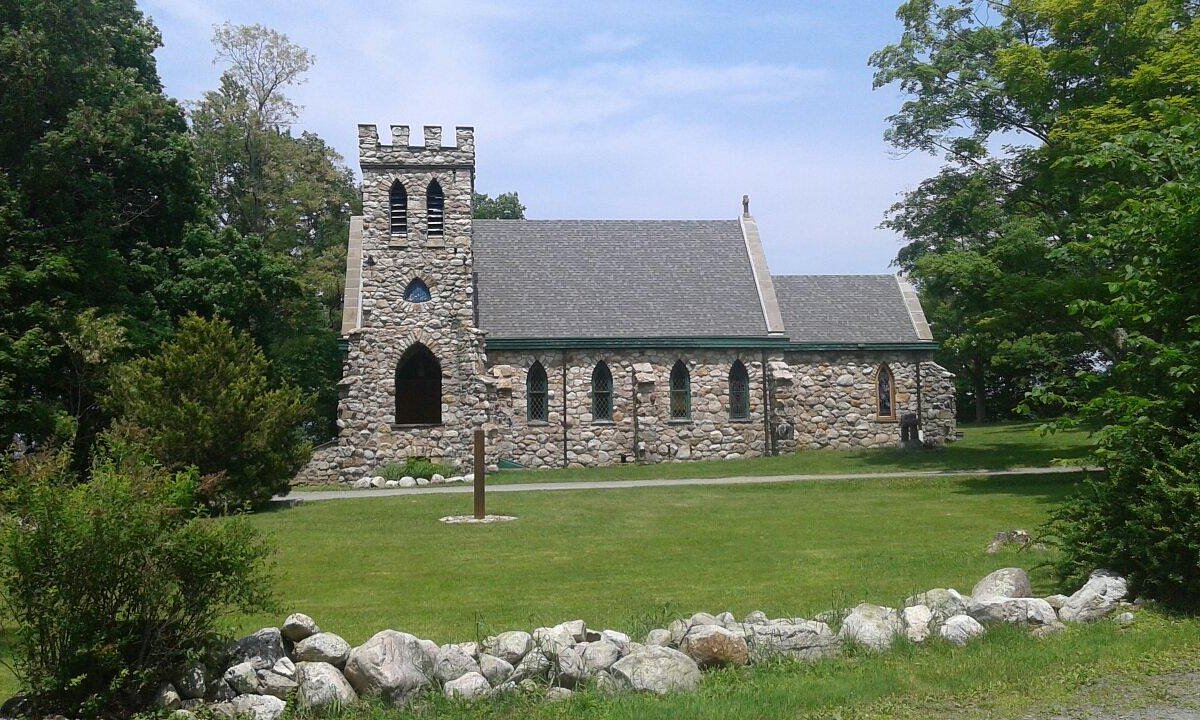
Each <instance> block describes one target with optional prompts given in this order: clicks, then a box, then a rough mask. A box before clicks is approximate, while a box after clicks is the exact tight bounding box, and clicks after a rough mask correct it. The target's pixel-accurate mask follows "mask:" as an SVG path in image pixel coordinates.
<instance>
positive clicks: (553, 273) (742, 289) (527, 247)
mask: <svg viewBox="0 0 1200 720" xmlns="http://www.w3.org/2000/svg"><path fill="white" fill-rule="evenodd" d="M473 227H474V230H473V234H472V240H473V245H474V253H475V272H476V273H477V275H478V296H477V298H476V302H477V305H476V307H477V308H478V311H479V327H480V329H482V330H484V331H486V332H487V333H488V337H490V338H563V337H587V338H600V337H612V338H621V337H733V336H742V337H744V336H765V335H766V332H767V330H766V324H765V322H764V320H763V312H762V305H761V303H760V301H759V297H758V289H757V286H756V285H755V282H754V274H753V272H752V270H751V268H750V260H749V257H748V256H747V254H746V243H745V240H744V239H743V238H742V231H741V226H740V225H739V224H738V222H737V221H736V220H692V221H676V220H668V221H662V220H475V221H474V222H473ZM897 297H899V295H898V294H897ZM910 332H911V328H910Z"/></svg>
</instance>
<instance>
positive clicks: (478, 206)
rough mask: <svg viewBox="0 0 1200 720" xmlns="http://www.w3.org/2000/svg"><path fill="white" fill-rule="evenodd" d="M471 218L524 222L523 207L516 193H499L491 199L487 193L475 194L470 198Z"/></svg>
mask: <svg viewBox="0 0 1200 720" xmlns="http://www.w3.org/2000/svg"><path fill="white" fill-rule="evenodd" d="M471 210H472V216H473V217H474V218H475V219H477V220H524V219H525V206H524V205H522V204H521V199H520V198H518V197H517V193H516V192H515V191H514V192H506V193H500V194H499V195H497V196H496V197H491V196H489V195H488V194H487V193H475V194H474V195H473V196H472V197H471Z"/></svg>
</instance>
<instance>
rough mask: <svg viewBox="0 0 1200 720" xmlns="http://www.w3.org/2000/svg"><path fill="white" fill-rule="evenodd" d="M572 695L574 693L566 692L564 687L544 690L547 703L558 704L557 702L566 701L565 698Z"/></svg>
mask: <svg viewBox="0 0 1200 720" xmlns="http://www.w3.org/2000/svg"><path fill="white" fill-rule="evenodd" d="M574 694H575V693H574V691H572V690H568V689H567V688H565V687H552V688H547V689H546V700H547V702H558V701H559V700H566V699H567V698H569V697H571V696H572V695H574Z"/></svg>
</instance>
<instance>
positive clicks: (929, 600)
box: [904, 588, 970, 624]
mask: <svg viewBox="0 0 1200 720" xmlns="http://www.w3.org/2000/svg"><path fill="white" fill-rule="evenodd" d="M969 604H970V601H969V600H967V598H964V597H963V596H962V595H961V594H959V592H958V591H957V590H955V589H954V588H934V589H932V590H927V591H925V592H923V593H919V594H917V595H914V596H913V597H910V598H908V599H907V600H905V601H904V605H905V607H912V606H914V605H924V606H925V607H927V608H929V611H930V612H931V613H933V622H934V624H938V623H943V622H945V621H946V619H947V618H952V617H954V616H955V615H962V614H964V613H966V611H967V606H968V605H969Z"/></svg>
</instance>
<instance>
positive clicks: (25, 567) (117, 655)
mask: <svg viewBox="0 0 1200 720" xmlns="http://www.w3.org/2000/svg"><path fill="white" fill-rule="evenodd" d="M106 442H107V446H106V447H105V448H103V450H102V454H101V455H99V456H97V458H96V459H95V461H94V463H93V468H92V475H91V479H90V481H89V482H87V483H85V484H75V476H74V475H73V473H71V471H70V469H69V468H70V463H69V460H70V458H69V456H68V454H66V453H62V454H60V455H57V456H50V457H47V456H34V457H30V458H26V459H25V460H22V461H20V462H18V463H16V464H14V465H13V466H11V467H10V468H8V469H7V470H6V472H5V475H6V478H5V495H6V497H5V501H6V508H7V510H8V511H9V514H7V515H6V516H5V518H4V521H3V523H2V524H0V536H2V539H3V545H2V546H0V599H2V600H3V602H4V609H5V612H6V615H7V616H8V617H9V618H11V619H12V620H13V621H14V622H15V624H16V658H15V661H14V668H15V670H16V673H17V676H18V678H19V680H20V682H21V685H22V688H23V690H24V691H26V692H28V693H29V694H30V696H31V698H32V699H33V702H34V704H35V707H36V708H37V709H38V710H39V711H42V712H55V713H62V714H65V715H67V716H68V717H80V716H82V717H96V716H127V715H128V714H130V713H131V712H132V711H135V710H137V709H139V708H143V707H146V706H147V704H148V703H149V700H150V698H151V697H152V694H153V692H154V691H155V689H156V688H157V687H159V686H160V685H161V684H162V683H163V682H166V681H168V680H170V679H172V678H171V676H172V674H173V672H175V671H178V670H179V669H180V668H182V667H183V666H184V664H185V663H186V662H187V661H188V660H189V659H191V658H195V657H199V656H201V655H203V654H205V653H206V652H209V651H211V650H213V649H214V648H215V647H216V642H217V640H218V638H217V633H216V622H217V620H218V619H219V618H221V617H223V616H224V615H226V614H228V613H230V612H234V611H248V610H254V609H259V608H262V607H263V606H264V605H265V604H266V602H267V601H268V599H269V598H268V593H269V587H270V585H269V583H268V576H267V575H268V573H267V560H268V556H269V550H268V548H267V546H266V545H265V544H264V542H263V539H262V537H261V536H260V535H259V534H258V533H257V532H256V531H255V530H254V529H253V528H252V527H250V526H249V525H248V524H246V523H245V522H244V521H243V520H242V519H239V518H219V519H205V518H198V517H196V516H195V515H194V514H192V513H191V512H190V511H188V510H185V509H183V508H182V507H181V506H185V505H190V504H191V502H192V500H191V498H190V497H188V495H189V493H190V492H192V491H193V490H194V488H195V487H196V481H197V479H198V476H197V474H196V472H195V471H194V470H192V471H188V472H182V473H171V472H167V471H164V470H162V469H161V468H159V467H157V466H155V465H153V464H152V463H150V462H147V458H146V457H145V456H144V455H139V454H138V453H137V452H133V451H130V450H129V449H128V447H121V446H119V443H113V442H112V441H111V439H110V440H108V441H106Z"/></svg>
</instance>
